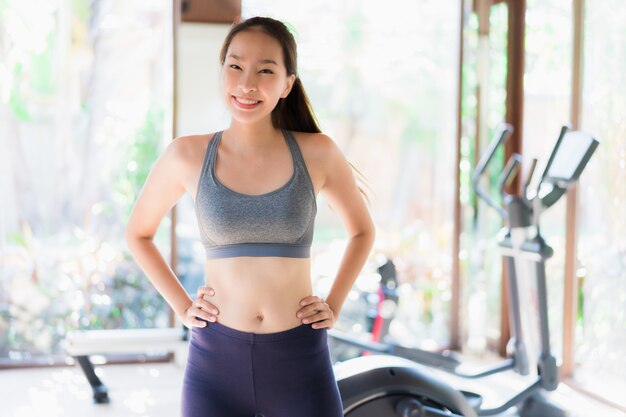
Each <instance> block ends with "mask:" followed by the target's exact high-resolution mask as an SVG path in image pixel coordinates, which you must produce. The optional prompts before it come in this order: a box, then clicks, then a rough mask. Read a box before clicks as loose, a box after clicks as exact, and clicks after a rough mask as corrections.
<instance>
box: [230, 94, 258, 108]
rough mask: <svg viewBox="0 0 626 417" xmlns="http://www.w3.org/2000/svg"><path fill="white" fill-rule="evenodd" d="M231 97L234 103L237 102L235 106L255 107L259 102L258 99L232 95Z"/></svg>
mask: <svg viewBox="0 0 626 417" xmlns="http://www.w3.org/2000/svg"><path fill="white" fill-rule="evenodd" d="M232 97H233V100H234V101H235V103H236V104H237V106H239V107H242V108H244V109H252V108H254V107H256V106H257V105H258V104H259V103H261V101H260V100H247V99H244V98H239V97H236V96H232Z"/></svg>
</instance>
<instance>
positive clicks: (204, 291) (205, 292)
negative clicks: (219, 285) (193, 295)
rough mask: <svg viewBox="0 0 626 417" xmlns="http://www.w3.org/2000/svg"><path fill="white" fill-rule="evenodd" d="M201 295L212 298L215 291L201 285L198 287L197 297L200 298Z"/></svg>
mask: <svg viewBox="0 0 626 417" xmlns="http://www.w3.org/2000/svg"><path fill="white" fill-rule="evenodd" d="M203 295H208V296H213V295H215V290H214V289H213V288H211V287H209V286H206V285H201V286H199V287H198V297H199V298H200V297H202V296H203Z"/></svg>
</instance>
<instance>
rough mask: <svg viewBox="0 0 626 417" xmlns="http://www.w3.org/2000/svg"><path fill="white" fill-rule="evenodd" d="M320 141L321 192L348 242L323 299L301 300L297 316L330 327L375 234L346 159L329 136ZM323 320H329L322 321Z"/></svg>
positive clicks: (368, 251) (371, 244) (321, 136)
mask: <svg viewBox="0 0 626 417" xmlns="http://www.w3.org/2000/svg"><path fill="white" fill-rule="evenodd" d="M315 140H318V138H316V139H315ZM319 140H321V141H323V148H324V149H323V152H324V164H323V165H324V173H325V180H324V183H323V186H322V188H321V189H320V192H321V193H322V194H323V195H324V197H325V198H326V200H327V201H328V203H329V204H330V206H331V207H332V208H333V210H334V211H335V212H336V213H337V214H338V215H339V217H340V218H341V221H342V223H343V224H344V227H345V229H346V232H347V233H348V237H349V241H348V245H347V247H346V249H345V252H344V255H343V258H342V260H341V263H340V265H339V269H338V271H337V276H336V277H335V281H334V282H333V286H332V288H331V290H330V293H329V294H328V296H327V297H326V300H325V302H324V301H322V300H321V299H320V298H319V297H317V296H311V297H306V298H305V299H304V300H303V304H304V305H306V306H305V307H303V308H301V309H300V311H299V315H298V317H303V318H304V320H303V322H304V323H310V322H318V323H317V324H316V325H314V327H315V328H320V327H324V325H323V324H327V325H331V326H332V325H333V324H334V321H335V320H336V319H337V318H338V317H339V313H340V312H341V308H342V306H343V303H344V301H345V300H346V297H347V296H348V293H349V292H350V289H351V288H352V286H353V285H354V282H355V281H356V279H357V277H358V275H359V272H361V269H362V268H363V265H364V264H365V261H366V260H367V257H368V256H369V253H370V251H371V249H372V246H373V245H374V238H375V233H376V232H375V227H374V223H373V221H372V218H371V216H370V213H369V211H368V209H367V206H366V204H365V200H364V199H363V197H362V196H361V193H360V191H359V189H358V187H357V184H356V180H355V178H354V175H353V173H352V168H351V167H350V164H349V163H348V160H347V159H346V157H345V156H344V155H343V153H342V152H341V150H340V149H339V148H338V147H337V145H336V144H335V142H334V141H333V140H332V139H330V138H329V137H327V136H325V135H320V137H319ZM324 303H325V304H328V307H330V309H331V310H332V316H333V317H328V314H330V313H327V312H326V311H324V307H323V304H324ZM328 307H326V309H327V308H328ZM326 320H330V322H326V323H323V322H325V321H326Z"/></svg>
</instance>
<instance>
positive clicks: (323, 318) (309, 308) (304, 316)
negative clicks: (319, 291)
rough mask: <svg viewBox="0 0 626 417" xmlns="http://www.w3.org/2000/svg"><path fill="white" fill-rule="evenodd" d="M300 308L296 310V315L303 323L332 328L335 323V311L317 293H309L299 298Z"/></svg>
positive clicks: (320, 327)
mask: <svg viewBox="0 0 626 417" xmlns="http://www.w3.org/2000/svg"><path fill="white" fill-rule="evenodd" d="M300 305H301V306H302V308H301V309H300V310H298V313H297V314H296V317H298V318H299V319H301V320H302V323H304V324H310V323H313V324H311V327H312V328H314V329H323V328H328V329H332V328H333V326H334V325H335V321H336V318H335V313H334V312H333V310H332V309H331V308H330V306H329V305H328V304H327V303H326V302H325V301H324V300H323V299H322V298H320V297H318V296H317V295H311V296H309V297H305V298H303V299H302V300H301V302H300Z"/></svg>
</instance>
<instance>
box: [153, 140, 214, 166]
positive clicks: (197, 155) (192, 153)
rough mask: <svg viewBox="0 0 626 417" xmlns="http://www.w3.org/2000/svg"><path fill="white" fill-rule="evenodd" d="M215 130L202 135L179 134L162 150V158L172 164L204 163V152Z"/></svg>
mask: <svg viewBox="0 0 626 417" xmlns="http://www.w3.org/2000/svg"><path fill="white" fill-rule="evenodd" d="M214 136H215V132H213V133H206V134H201V135H187V136H178V137H176V138H174V139H173V140H172V141H171V142H170V143H168V144H167V146H166V147H165V149H164V150H163V152H162V156H161V157H162V158H163V159H165V160H167V161H168V162H169V163H171V164H180V165H185V166H189V165H191V166H193V165H195V164H197V163H198V161H199V162H200V163H202V161H203V160H204V154H205V152H206V150H207V147H208V145H209V143H210V142H211V140H212V139H213V137H214Z"/></svg>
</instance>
